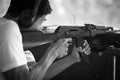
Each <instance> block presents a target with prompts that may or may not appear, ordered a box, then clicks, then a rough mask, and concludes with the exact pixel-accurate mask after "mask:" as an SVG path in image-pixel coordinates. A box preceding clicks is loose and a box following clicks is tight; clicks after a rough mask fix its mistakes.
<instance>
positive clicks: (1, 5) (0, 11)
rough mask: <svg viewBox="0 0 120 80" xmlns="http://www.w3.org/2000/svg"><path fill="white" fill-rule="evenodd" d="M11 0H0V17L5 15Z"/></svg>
mask: <svg viewBox="0 0 120 80" xmlns="http://www.w3.org/2000/svg"><path fill="white" fill-rule="evenodd" d="M10 2H11V0H0V17H3V16H5V14H6V13H7V11H8V8H9V6H10Z"/></svg>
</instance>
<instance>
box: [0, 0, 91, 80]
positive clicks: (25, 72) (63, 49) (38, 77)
mask: <svg viewBox="0 0 120 80" xmlns="http://www.w3.org/2000/svg"><path fill="white" fill-rule="evenodd" d="M42 1H43V2H44V1H47V0H42ZM10 2H11V0H0V37H1V38H0V43H1V44H0V78H1V80H43V79H50V78H51V77H53V76H54V75H56V74H55V72H57V73H59V72H61V71H62V70H64V69H65V68H67V67H69V66H70V65H72V64H74V63H76V62H79V61H80V57H79V54H78V52H80V51H81V50H80V47H79V48H76V47H74V49H73V51H72V54H71V55H69V56H67V57H66V58H63V60H61V61H59V62H55V63H53V62H54V61H55V59H56V58H62V57H64V56H66V55H67V51H68V46H69V42H71V41H72V39H71V38H64V39H59V40H57V41H55V42H53V43H51V45H50V47H49V48H48V49H47V50H46V52H45V53H44V56H43V57H42V58H41V59H40V60H39V61H38V62H37V63H36V64H34V65H32V67H31V66H30V67H29V66H28V64H27V63H28V61H27V57H28V56H26V54H27V53H29V52H26V54H25V52H24V49H23V45H24V44H23V43H22V35H21V32H20V29H19V26H18V24H17V23H16V22H15V21H14V20H11V19H8V18H6V17H4V16H5V15H6V13H7V11H8V8H9V6H10ZM41 3H42V2H41ZM37 20H38V21H39V18H37ZM37 20H36V21H35V23H34V24H32V25H37ZM40 24H41V23H40ZM40 24H39V25H40ZM85 46H87V48H88V47H89V46H88V44H85ZM87 51H88V52H89V49H87ZM29 58H31V57H29ZM64 61H67V64H65V63H63V62H64ZM69 61H70V62H69ZM52 63H53V64H52ZM59 63H60V64H61V65H62V66H61V67H59V65H58V64H59ZM63 66H64V68H63ZM60 68H61V71H59V69H60ZM57 70H58V71H57ZM54 71H55V72H54ZM52 72H54V74H53V75H52V76H51V75H50V73H52Z"/></svg>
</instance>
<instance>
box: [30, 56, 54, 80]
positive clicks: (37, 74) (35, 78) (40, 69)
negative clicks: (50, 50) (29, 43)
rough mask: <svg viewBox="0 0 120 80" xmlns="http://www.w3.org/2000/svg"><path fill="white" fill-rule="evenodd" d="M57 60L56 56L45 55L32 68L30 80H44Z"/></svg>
mask: <svg viewBox="0 0 120 80" xmlns="http://www.w3.org/2000/svg"><path fill="white" fill-rule="evenodd" d="M55 59H56V56H55V55H49V54H48V55H45V56H44V57H43V58H42V59H41V60H40V61H38V63H37V64H36V65H35V66H34V67H33V68H32V70H31V73H30V79H29V80H42V79H43V78H44V76H45V74H46V72H47V70H48V68H49V66H50V65H51V64H52V62H53V61H54V60H55Z"/></svg>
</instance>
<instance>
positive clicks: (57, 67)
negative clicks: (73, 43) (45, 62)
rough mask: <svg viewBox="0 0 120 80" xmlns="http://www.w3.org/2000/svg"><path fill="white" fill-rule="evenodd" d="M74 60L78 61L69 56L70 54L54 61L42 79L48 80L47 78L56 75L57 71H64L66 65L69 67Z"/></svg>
mask: <svg viewBox="0 0 120 80" xmlns="http://www.w3.org/2000/svg"><path fill="white" fill-rule="evenodd" d="M76 62H78V61H76V60H75V59H73V58H71V56H67V57H65V58H63V59H61V60H58V61H56V62H54V63H53V64H52V65H51V66H50V67H49V69H48V71H47V73H46V75H45V78H44V79H45V80H49V79H51V78H53V77H55V76H56V75H58V74H59V73H61V72H62V71H64V70H65V69H67V68H68V67H70V66H71V65H73V64H75V63H76Z"/></svg>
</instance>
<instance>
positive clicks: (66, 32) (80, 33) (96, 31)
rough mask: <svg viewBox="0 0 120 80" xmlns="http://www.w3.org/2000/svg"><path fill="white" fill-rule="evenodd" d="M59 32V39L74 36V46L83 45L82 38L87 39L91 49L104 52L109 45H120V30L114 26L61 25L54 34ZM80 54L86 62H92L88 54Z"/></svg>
mask: <svg viewBox="0 0 120 80" xmlns="http://www.w3.org/2000/svg"><path fill="white" fill-rule="evenodd" d="M57 33H59V34H60V36H57V39H60V38H69V37H71V38H73V46H76V47H79V46H81V44H82V43H81V40H87V41H88V43H89V45H90V48H91V51H93V52H103V51H105V50H106V49H107V48H108V47H110V46H114V47H116V48H118V47H120V34H119V30H114V29H113V27H105V26H99V25H94V24H85V25H84V26H59V27H58V28H57V29H56V30H55V32H54V34H57ZM80 56H81V57H82V59H83V60H84V62H85V63H87V64H90V62H91V59H90V57H89V56H88V55H85V54H84V53H80Z"/></svg>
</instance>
